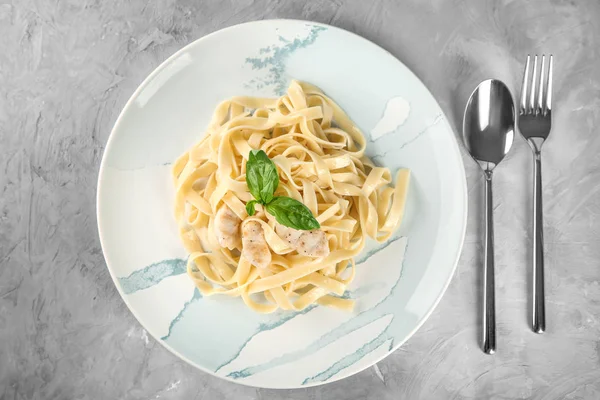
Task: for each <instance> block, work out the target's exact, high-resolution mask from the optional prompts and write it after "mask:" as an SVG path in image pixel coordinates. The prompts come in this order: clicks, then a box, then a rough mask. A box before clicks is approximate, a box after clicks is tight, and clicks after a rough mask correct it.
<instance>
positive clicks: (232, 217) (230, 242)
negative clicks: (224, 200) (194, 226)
mask: <svg viewBox="0 0 600 400" xmlns="http://www.w3.org/2000/svg"><path fill="white" fill-rule="evenodd" d="M241 222H242V220H241V219H240V218H239V217H238V216H237V215H236V214H235V213H234V212H233V211H231V208H229V207H228V206H227V205H226V204H223V205H222V206H221V208H219V210H218V211H217V214H216V215H215V221H214V231H215V236H217V241H218V242H219V244H220V245H221V246H222V247H226V248H228V249H230V250H231V249H234V248H236V247H237V246H238V245H239V243H240V223H241Z"/></svg>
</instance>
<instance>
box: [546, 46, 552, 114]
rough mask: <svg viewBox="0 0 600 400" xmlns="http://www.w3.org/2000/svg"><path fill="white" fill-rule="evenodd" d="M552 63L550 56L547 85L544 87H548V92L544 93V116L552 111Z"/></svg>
mask: <svg viewBox="0 0 600 400" xmlns="http://www.w3.org/2000/svg"><path fill="white" fill-rule="evenodd" d="M553 61H554V57H552V54H550V62H549V63H548V84H547V85H546V86H547V87H548V90H547V91H546V111H544V114H546V113H547V112H548V111H551V110H552V66H553V64H554V62H553Z"/></svg>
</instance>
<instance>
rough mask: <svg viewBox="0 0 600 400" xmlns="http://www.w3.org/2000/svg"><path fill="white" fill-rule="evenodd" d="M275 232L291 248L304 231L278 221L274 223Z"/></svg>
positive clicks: (294, 247) (293, 247)
mask: <svg viewBox="0 0 600 400" xmlns="http://www.w3.org/2000/svg"><path fill="white" fill-rule="evenodd" d="M275 233H277V235H279V237H280V238H282V239H283V240H284V241H285V242H287V244H288V245H289V246H290V247H291V248H292V249H296V245H297V243H298V239H300V236H302V234H303V233H304V231H299V230H298V229H293V228H288V227H287V226H285V225H281V224H279V223H276V224H275Z"/></svg>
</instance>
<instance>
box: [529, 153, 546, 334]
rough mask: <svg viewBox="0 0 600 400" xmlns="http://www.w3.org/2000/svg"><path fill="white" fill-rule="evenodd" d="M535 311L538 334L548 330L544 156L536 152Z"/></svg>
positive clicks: (534, 203) (534, 207)
mask: <svg viewBox="0 0 600 400" xmlns="http://www.w3.org/2000/svg"><path fill="white" fill-rule="evenodd" d="M533 174H534V177H533V180H534V189H533V218H534V219H533V302H532V304H533V310H532V319H531V329H533V331H534V332H536V333H543V332H544V331H545V330H546V307H545V305H544V216H543V214H544V210H543V208H542V155H541V152H540V151H539V150H536V151H534V167H533Z"/></svg>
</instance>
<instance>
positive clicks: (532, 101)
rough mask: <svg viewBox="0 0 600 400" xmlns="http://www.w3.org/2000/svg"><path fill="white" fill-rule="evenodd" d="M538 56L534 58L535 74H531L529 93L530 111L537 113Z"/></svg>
mask: <svg viewBox="0 0 600 400" xmlns="http://www.w3.org/2000/svg"><path fill="white" fill-rule="evenodd" d="M537 59H538V56H537V54H536V55H535V57H534V58H533V74H532V75H531V92H530V94H529V112H532V113H535V81H536V80H537V70H538V61H537Z"/></svg>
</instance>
